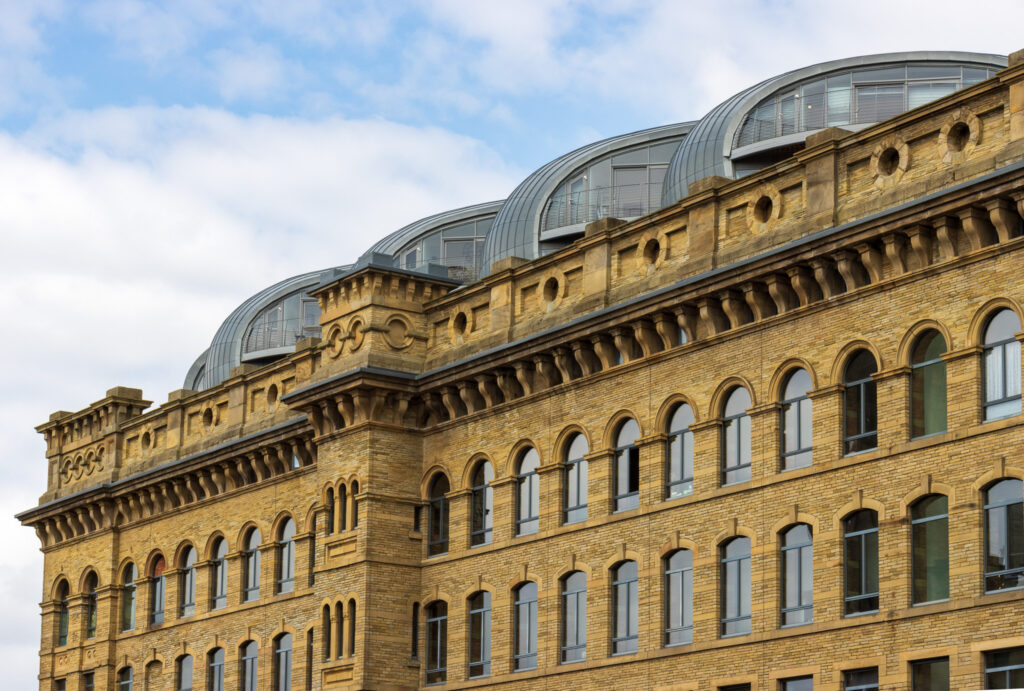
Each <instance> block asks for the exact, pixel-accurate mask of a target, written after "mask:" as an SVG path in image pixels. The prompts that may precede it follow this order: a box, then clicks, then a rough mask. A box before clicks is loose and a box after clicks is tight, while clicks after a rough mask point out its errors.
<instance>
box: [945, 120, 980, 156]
mask: <svg viewBox="0 0 1024 691" xmlns="http://www.w3.org/2000/svg"><path fill="white" fill-rule="evenodd" d="M980 143H981V120H980V119H978V116H977V115H975V114H974V113H973V112H971V111H970V110H968V109H967V108H961V109H959V110H956V111H954V112H952V113H950V114H949V117H948V118H946V122H945V123H943V125H942V128H941V129H940V130H939V139H938V144H939V154H941V156H942V162H943V163H962V162H963V161H964V160H965V159H966V158H967V157H968V156H970V155H971V154H972V153H973V152H974V149H975V148H976V147H977V146H978V144H980Z"/></svg>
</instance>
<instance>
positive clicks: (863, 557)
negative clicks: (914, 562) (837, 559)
mask: <svg viewBox="0 0 1024 691" xmlns="http://www.w3.org/2000/svg"><path fill="white" fill-rule="evenodd" d="M863 511H869V512H870V513H871V514H872V515H874V519H875V520H874V522H875V526H874V527H873V528H862V529H859V530H849V528H848V523H849V522H850V521H851V520H852V519H853V518H854V517H855V516H857V515H858V514H860V513H861V512H863ZM868 535H874V536H875V556H874V565H875V582H876V583H878V581H879V578H878V566H879V564H878V538H879V532H878V512H877V511H875V510H873V509H858V510H857V511H853V512H851V513H849V514H847V515H846V516H845V517H844V518H843V616H844V618H845V617H857V616H863V615H866V614H875V613H877V612H879V611H880V609H879V608H880V606H881V596H880V592H879V591H880V590H881V588H880V587H879V588H876V590H875V591H874V592H872V593H865V592H862V593H861V594H860V595H853V596H851V595H849V592H850V583H849V580H848V576H849V568H848V563H847V556H848V554H849V552H848V550H847V544H848V541H849V540H851V539H857V540H859V544H860V548H859V552H860V561H859V563H860V569H859V575H860V578H859V580H860V584H859V586H860V588H861V590H862V591H863V590H867V588H866V584H867V583H868V582H869V581H870V578H868V574H867V566H866V565H867V563H868V559H867V551H868V548H867V543H868V540H867V539H866V538H867V536H868ZM879 585H880V584H879ZM871 598H874V599H875V607H874V608H873V609H870V610H863V611H850V606H851V604H852V603H856V602H862V601H869V600H870V599H871Z"/></svg>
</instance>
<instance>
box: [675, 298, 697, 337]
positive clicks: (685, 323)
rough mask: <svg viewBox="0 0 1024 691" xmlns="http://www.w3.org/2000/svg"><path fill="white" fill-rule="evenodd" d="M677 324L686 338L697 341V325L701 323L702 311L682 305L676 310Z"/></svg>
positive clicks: (691, 306)
mask: <svg viewBox="0 0 1024 691" xmlns="http://www.w3.org/2000/svg"><path fill="white" fill-rule="evenodd" d="M675 313H676V323H677V324H678V325H679V328H680V329H682V330H683V332H684V333H685V334H686V336H687V337H688V338H690V339H692V340H697V325H698V324H699V323H700V310H698V309H697V308H696V307H694V306H693V305H680V306H679V307H677V308H676V309H675Z"/></svg>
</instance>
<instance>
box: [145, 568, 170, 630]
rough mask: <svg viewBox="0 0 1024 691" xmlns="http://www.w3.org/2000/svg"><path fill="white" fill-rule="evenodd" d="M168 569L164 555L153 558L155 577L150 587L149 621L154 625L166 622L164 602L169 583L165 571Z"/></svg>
mask: <svg viewBox="0 0 1024 691" xmlns="http://www.w3.org/2000/svg"><path fill="white" fill-rule="evenodd" d="M166 570H167V562H166V561H164V558H163V557H162V556H158V557H157V558H156V559H154V560H153V567H152V572H151V573H150V578H152V579H153V582H152V586H151V588H150V593H149V594H150V603H149V604H150V607H149V623H150V624H152V625H154V626H155V625H157V624H163V623H164V602H165V598H166V593H167V583H166V581H165V580H164V571H166Z"/></svg>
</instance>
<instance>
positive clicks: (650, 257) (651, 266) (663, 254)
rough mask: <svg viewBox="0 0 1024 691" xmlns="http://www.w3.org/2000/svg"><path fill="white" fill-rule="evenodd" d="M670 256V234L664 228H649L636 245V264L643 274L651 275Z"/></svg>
mask: <svg viewBox="0 0 1024 691" xmlns="http://www.w3.org/2000/svg"><path fill="white" fill-rule="evenodd" d="M667 257H668V234H667V233H666V232H665V231H664V230H658V231H656V230H653V229H652V230H648V231H647V232H645V233H644V234H643V235H641V236H640V240H639V242H638V243H637V246H636V265H637V269H638V271H639V273H640V274H641V275H647V276H649V275H651V274H653V273H654V272H655V271H657V270H658V268H659V267H661V265H662V264H663V263H664V262H665V259H666V258H667Z"/></svg>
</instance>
